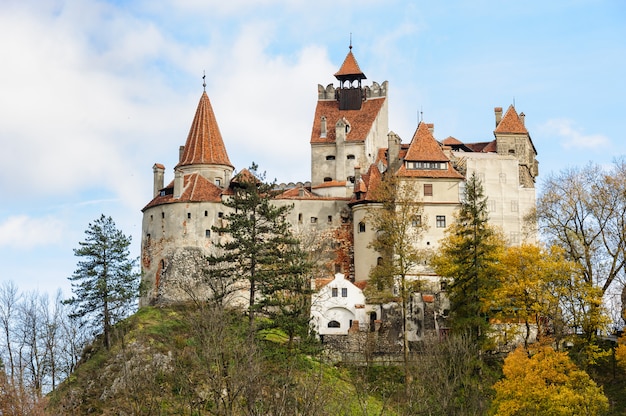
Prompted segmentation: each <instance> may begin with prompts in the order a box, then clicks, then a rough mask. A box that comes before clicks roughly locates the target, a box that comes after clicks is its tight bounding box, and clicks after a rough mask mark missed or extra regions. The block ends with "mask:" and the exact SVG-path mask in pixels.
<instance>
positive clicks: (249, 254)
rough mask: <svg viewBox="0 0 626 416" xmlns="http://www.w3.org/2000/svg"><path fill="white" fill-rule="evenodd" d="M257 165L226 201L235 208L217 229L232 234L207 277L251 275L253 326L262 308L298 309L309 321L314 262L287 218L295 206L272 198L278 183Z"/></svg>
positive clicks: (213, 257)
mask: <svg viewBox="0 0 626 416" xmlns="http://www.w3.org/2000/svg"><path fill="white" fill-rule="evenodd" d="M257 170H258V166H257V165H256V164H254V163H253V164H252V166H251V167H250V170H243V171H242V172H240V173H239V174H238V175H237V176H236V177H235V178H233V180H232V181H231V183H232V184H233V188H234V194H233V195H232V197H230V198H229V199H228V200H226V201H225V202H224V205H225V206H226V207H228V208H230V212H229V213H227V214H225V215H224V220H225V224H224V225H223V226H221V227H214V228H213V230H214V231H215V232H217V233H220V234H222V235H225V236H226V238H225V239H224V241H221V242H219V243H217V244H216V246H217V250H216V252H215V254H213V255H211V256H209V257H208V263H209V269H208V270H209V272H208V273H209V275H208V276H207V277H208V278H209V279H211V278H223V279H229V278H232V277H236V278H237V279H238V280H239V281H241V279H245V280H247V282H248V285H249V289H248V290H249V291H248V314H249V319H250V325H251V327H252V326H253V324H254V315H255V312H257V311H259V310H262V309H263V310H265V311H266V312H272V313H273V314H280V313H281V312H282V313H285V314H286V313H287V312H290V313H293V312H296V311H297V315H298V317H299V318H302V317H303V316H304V317H306V320H307V323H308V310H306V307H303V306H302V304H301V302H302V296H303V295H304V294H308V290H310V285H309V284H308V277H307V278H305V272H306V271H307V269H308V263H307V262H306V261H304V260H303V259H305V258H306V256H305V254H304V253H303V252H302V250H301V249H300V247H299V241H298V240H297V239H296V238H295V237H294V236H293V234H292V231H291V228H290V224H289V223H288V222H287V219H286V216H287V214H288V213H289V212H290V211H291V209H292V206H287V205H283V206H277V205H275V204H273V203H272V197H273V196H274V195H275V193H276V192H275V191H274V189H273V188H274V187H273V184H268V183H265V182H264V181H263V177H262V176H261V178H259V177H257ZM234 284H235V285H236V284H237V282H235V283H234ZM297 305H300V306H297ZM276 316H278V315H276ZM293 319H295V317H292V321H293ZM307 327H308V325H307Z"/></svg>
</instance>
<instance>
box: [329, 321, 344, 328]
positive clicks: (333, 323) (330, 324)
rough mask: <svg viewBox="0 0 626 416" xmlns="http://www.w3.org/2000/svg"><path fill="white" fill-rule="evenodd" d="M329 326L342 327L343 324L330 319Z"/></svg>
mask: <svg viewBox="0 0 626 416" xmlns="http://www.w3.org/2000/svg"><path fill="white" fill-rule="evenodd" d="M328 327H329V328H341V324H340V323H339V322H338V321H330V322H329V323H328Z"/></svg>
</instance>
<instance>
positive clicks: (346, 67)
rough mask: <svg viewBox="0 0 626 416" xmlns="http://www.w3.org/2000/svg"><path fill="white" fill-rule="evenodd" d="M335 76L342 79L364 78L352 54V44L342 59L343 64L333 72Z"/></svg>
mask: <svg viewBox="0 0 626 416" xmlns="http://www.w3.org/2000/svg"><path fill="white" fill-rule="evenodd" d="M335 77H336V78H337V79H339V80H342V79H350V78H355V79H365V78H366V77H365V74H364V73H363V71H361V68H359V64H358V63H357V61H356V58H355V57H354V55H353V54H352V46H351V47H350V52H348V55H346V59H344V60H343V64H342V65H341V68H339V71H337V72H336V73H335Z"/></svg>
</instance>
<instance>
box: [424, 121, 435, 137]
mask: <svg viewBox="0 0 626 416" xmlns="http://www.w3.org/2000/svg"><path fill="white" fill-rule="evenodd" d="M426 126H427V127H428V131H429V132H430V134H435V125H434V124H433V123H426Z"/></svg>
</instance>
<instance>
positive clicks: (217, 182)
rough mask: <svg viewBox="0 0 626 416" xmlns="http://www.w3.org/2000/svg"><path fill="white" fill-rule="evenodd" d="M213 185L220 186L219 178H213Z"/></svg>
mask: <svg viewBox="0 0 626 416" xmlns="http://www.w3.org/2000/svg"><path fill="white" fill-rule="evenodd" d="M215 185H217V186H222V180H221V179H220V178H215Z"/></svg>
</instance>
